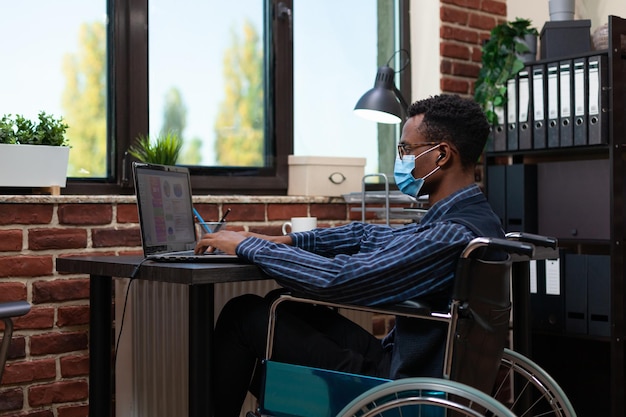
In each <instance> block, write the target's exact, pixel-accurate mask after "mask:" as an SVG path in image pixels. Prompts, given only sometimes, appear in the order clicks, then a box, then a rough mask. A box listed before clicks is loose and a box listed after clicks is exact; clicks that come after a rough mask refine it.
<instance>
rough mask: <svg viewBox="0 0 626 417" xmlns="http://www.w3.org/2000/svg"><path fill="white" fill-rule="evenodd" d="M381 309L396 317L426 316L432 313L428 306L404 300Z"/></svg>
mask: <svg viewBox="0 0 626 417" xmlns="http://www.w3.org/2000/svg"><path fill="white" fill-rule="evenodd" d="M383 308H384V309H385V310H389V312H390V314H396V315H403V314H411V315H414V314H418V315H424V316H427V315H429V314H430V313H431V312H432V309H431V307H430V305H428V304H426V303H423V302H420V301H415V300H406V301H402V302H400V303H397V304H392V305H387V306H384V307H383Z"/></svg>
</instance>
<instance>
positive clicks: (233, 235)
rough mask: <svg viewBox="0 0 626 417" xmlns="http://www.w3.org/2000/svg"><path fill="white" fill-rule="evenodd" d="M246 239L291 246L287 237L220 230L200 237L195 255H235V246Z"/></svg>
mask: <svg viewBox="0 0 626 417" xmlns="http://www.w3.org/2000/svg"><path fill="white" fill-rule="evenodd" d="M248 237H256V238H259V239H264V240H269V241H271V242H276V243H284V244H287V245H291V244H292V241H291V237H289V236H268V235H261V234H257V233H251V232H234V231H230V230H220V231H219V232H217V233H208V234H206V235H204V236H202V239H201V240H200V241H198V243H197V244H196V249H195V253H196V254H201V253H204V252H206V251H207V250H208V251H209V252H213V251H214V250H216V249H219V250H221V251H222V252H224V253H227V254H229V255H234V254H235V249H237V245H239V243H241V241H243V240H244V239H246V238H248Z"/></svg>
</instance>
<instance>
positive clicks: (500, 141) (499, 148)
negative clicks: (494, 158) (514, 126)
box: [493, 106, 506, 152]
mask: <svg viewBox="0 0 626 417" xmlns="http://www.w3.org/2000/svg"><path fill="white" fill-rule="evenodd" d="M493 111H494V112H495V113H496V115H497V116H498V123H497V124H496V125H495V126H493V151H494V152H504V151H506V119H505V109H504V107H502V106H500V107H494V109H493Z"/></svg>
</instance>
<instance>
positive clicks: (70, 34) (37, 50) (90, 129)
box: [0, 0, 107, 178]
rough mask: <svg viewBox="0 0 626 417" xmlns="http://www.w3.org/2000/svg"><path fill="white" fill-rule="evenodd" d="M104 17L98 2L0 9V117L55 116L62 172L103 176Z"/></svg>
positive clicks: (102, 2)
mask: <svg viewBox="0 0 626 417" xmlns="http://www.w3.org/2000/svg"><path fill="white" fill-rule="evenodd" d="M106 23H107V22H106V0H90V1H84V0H64V1H62V2H50V1H47V0H31V1H26V2H23V1H22V2H19V1H18V2H12V3H11V5H10V6H9V8H8V10H5V12H4V13H1V14H0V38H2V39H3V40H4V42H3V50H4V57H5V59H3V60H2V65H0V80H2V81H0V83H1V86H2V87H1V90H2V95H0V116H2V115H8V114H11V115H13V116H15V115H21V116H24V117H25V118H26V119H29V120H31V121H33V122H36V121H37V117H38V114H39V113H40V112H44V113H46V114H48V115H52V116H54V117H55V118H59V117H62V118H63V119H64V120H65V122H66V123H67V124H68V125H69V126H70V128H69V129H68V130H67V138H68V139H69V141H70V143H71V144H72V149H71V150H70V161H69V168H68V175H69V176H74V177H94V178H98V177H105V176H106V171H107V159H106V149H107V139H106V138H107V130H106V102H107V95H106V79H107V73H106Z"/></svg>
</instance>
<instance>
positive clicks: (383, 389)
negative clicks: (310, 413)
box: [259, 232, 576, 417]
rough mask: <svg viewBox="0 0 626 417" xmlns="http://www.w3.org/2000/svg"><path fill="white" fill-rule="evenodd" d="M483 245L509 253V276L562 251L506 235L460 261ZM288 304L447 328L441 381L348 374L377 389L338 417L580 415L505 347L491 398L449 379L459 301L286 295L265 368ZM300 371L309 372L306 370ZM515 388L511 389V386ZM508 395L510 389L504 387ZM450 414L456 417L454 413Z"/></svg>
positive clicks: (543, 240) (540, 240) (476, 243)
mask: <svg viewBox="0 0 626 417" xmlns="http://www.w3.org/2000/svg"><path fill="white" fill-rule="evenodd" d="M481 247H492V248H494V247H495V248H498V249H501V250H504V251H506V252H508V253H509V260H508V269H509V273H510V269H511V262H512V261H516V262H524V261H529V260H531V259H547V258H549V257H554V254H555V253H558V252H556V248H557V241H556V239H553V238H548V237H544V236H539V235H532V234H524V233H517V232H516V233H511V234H508V235H507V239H494V238H483V237H480V238H476V239H474V240H472V241H471V242H470V243H469V244H468V245H467V247H466V248H465V249H464V251H463V253H462V255H461V258H469V257H470V256H471V254H472V252H473V251H475V250H476V249H478V248H481ZM536 248H539V251H538V252H541V254H540V255H539V256H538V257H535V249H536ZM511 254H512V255H513V256H512V257H511V256H510V255H511ZM285 301H295V302H302V303H309V304H315V305H322V306H327V307H331V308H344V309H353V310H359V311H367V312H372V313H378V314H387V315H396V316H404V317H410V318H416V319H424V320H435V321H442V322H446V323H448V324H449V326H448V343H447V345H446V351H445V358H444V370H443V378H422V377H418V378H405V379H400V380H396V381H387V382H384V381H385V380H380V379H379V381H375V382H372V381H371V379H372V378H369V377H363V376H355V375H349V374H348V375H349V376H350V377H351V378H354V379H359V378H364V379H366V380H369V382H368V383H369V384H373V385H374V386H373V387H371V388H369V389H367V390H366V389H364V391H365V392H363V393H362V394H361V395H359V396H357V397H356V398H354V399H353V400H352V401H349V403H348V404H347V405H346V406H345V407H344V408H343V409H342V410H341V411H340V412H339V413H338V414H337V416H343V417H348V416H360V417H365V416H369V415H381V414H380V413H382V412H386V413H385V414H384V415H385V416H388V415H400V414H402V415H407V414H408V415H417V414H411V413H407V411H406V410H405V411H404V412H401V411H400V414H398V411H399V410H401V409H404V408H406V407H413V408H412V409H411V410H412V411H413V412H414V411H415V407H416V406H422V408H420V409H419V410H420V411H419V413H420V414H419V415H420V416H422V417H426V416H444V415H454V416H458V415H465V416H487V415H488V416H506V417H510V416H515V415H516V413H519V414H518V415H520V416H531V415H533V416H534V415H548V416H549V415H553V416H561V417H576V413H575V411H574V409H573V407H572V405H571V403H570V401H569V399H568V398H567V396H566V395H565V393H564V392H563V390H562V389H561V388H560V387H559V386H558V384H557V383H556V382H555V381H554V380H553V379H552V378H551V377H550V375H549V374H548V373H547V372H545V371H544V370H543V369H542V368H541V367H539V366H538V365H537V364H535V363H534V362H533V361H531V360H530V359H528V358H527V357H525V356H523V355H521V354H519V353H516V352H514V351H511V350H509V349H506V348H505V349H504V351H503V353H502V358H501V362H500V364H501V365H500V368H501V369H505V370H506V373H505V375H504V377H502V375H501V380H499V383H498V384H497V386H496V387H495V388H494V389H495V391H494V392H492V395H493V396H489V395H487V394H485V393H484V392H482V391H480V390H479V389H476V388H475V387H471V386H469V385H466V384H463V383H460V382H457V381H453V380H451V379H450V375H451V366H452V359H453V353H454V352H453V338H454V332H455V331H456V324H457V322H456V320H457V319H458V317H459V311H458V310H459V308H461V305H460V303H459V301H458V300H453V301H452V303H451V308H450V311H449V312H434V311H431V310H430V308H429V307H428V306H426V305H423V304H420V303H417V302H413V301H411V302H405V303H401V304H398V305H394V306H385V307H364V306H356V305H347V304H341V303H333V302H326V301H320V300H314V299H310V298H304V297H296V296H293V295H287V294H283V295H281V296H280V297H279V298H278V299H277V300H275V301H274V303H273V304H272V306H271V309H270V322H269V325H268V336H267V350H266V360H265V361H264V362H265V366H268V365H270V364H271V363H272V361H271V356H272V350H273V339H274V331H275V320H276V316H277V308H278V306H279V304H280V303H282V302H285ZM283 365H284V366H285V367H287V369H289V368H290V367H293V368H292V369H296V368H298V366H297V365H289V364H283ZM272 366H273V365H272ZM302 368H305V369H306V367H302ZM308 369H313V370H314V372H315V373H316V376H318V377H319V375H320V373H323V372H330V374H331V375H333V374H335V372H333V371H324V370H319V369H315V368H308ZM520 382H521V385H520ZM273 383H274V381H272V377H271V375H270V376H268V377H266V381H265V387H264V390H265V391H264V392H267V390H268V389H270V390H271V386H272V384H273ZM512 384H513V387H511V385H512ZM366 386H367V385H366ZM507 386H508V388H509V389H510V391H511V395H512V399H510V401H507V404H508V406H505V405H503V404H502V403H501V402H500V401H498V399H496V398H497V397H498V398H499V397H501V394H500V392H501V391H502V390H503V388H506V387H507ZM529 390H534V392H529ZM504 391H506V389H505V390H504ZM509 396H510V395H509ZM264 399H265V398H262V399H261V405H260V407H259V412H260V413H261V414H263V413H265V412H267V410H266V409H265V408H264V404H263V402H264ZM389 410H396V411H395V412H396V414H387V413H389V412H390V411H389ZM444 410H446V411H444ZM450 412H451V413H452V414H450ZM264 415H276V416H282V415H292V414H289V412H287V413H285V414H281V412H274V414H264ZM327 415H328V414H327Z"/></svg>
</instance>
